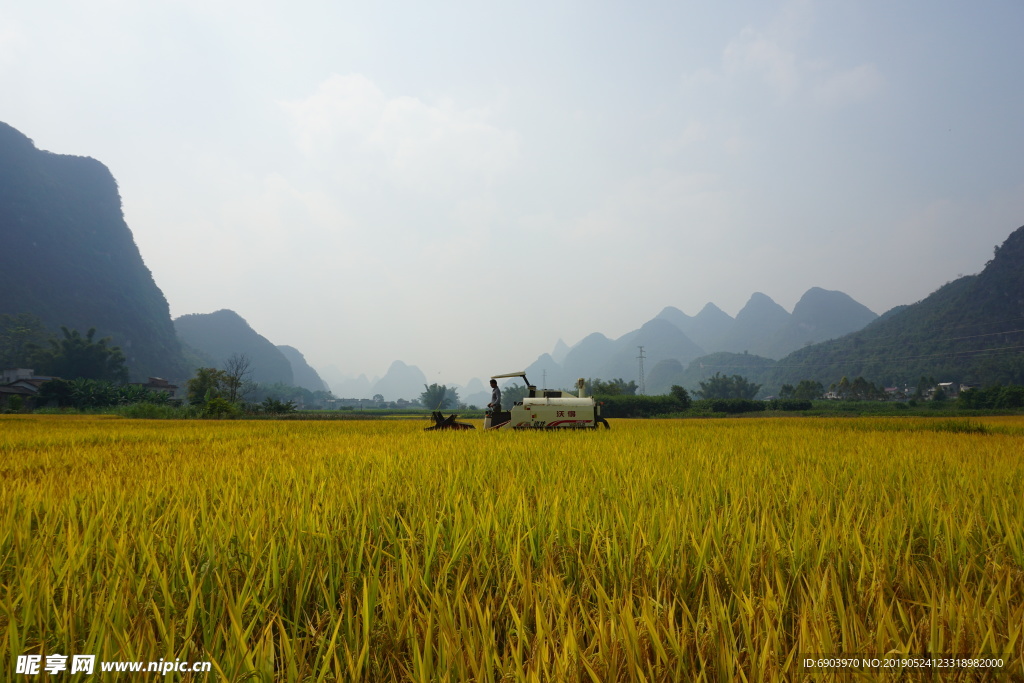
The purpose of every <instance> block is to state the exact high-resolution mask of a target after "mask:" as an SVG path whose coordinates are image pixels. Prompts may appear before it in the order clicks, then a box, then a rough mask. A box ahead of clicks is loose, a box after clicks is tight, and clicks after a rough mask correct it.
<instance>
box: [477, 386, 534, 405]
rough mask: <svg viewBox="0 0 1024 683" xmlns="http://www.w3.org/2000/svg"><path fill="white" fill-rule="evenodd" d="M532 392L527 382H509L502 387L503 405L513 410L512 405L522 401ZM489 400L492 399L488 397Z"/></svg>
mask: <svg viewBox="0 0 1024 683" xmlns="http://www.w3.org/2000/svg"><path fill="white" fill-rule="evenodd" d="M529 393H530V390H529V389H527V388H526V385H525V384H509V385H506V386H504V387H502V388H501V407H502V408H503V409H504V410H512V406H514V405H515V404H516V403H519V402H520V401H522V400H523V399H524V398H526V396H527V395H528V394H529ZM487 400H488V401H489V400H490V399H487Z"/></svg>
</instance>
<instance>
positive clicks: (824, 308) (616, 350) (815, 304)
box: [527, 287, 878, 394]
mask: <svg viewBox="0 0 1024 683" xmlns="http://www.w3.org/2000/svg"><path fill="white" fill-rule="evenodd" d="M876 318H878V316H877V315H876V314H875V313H873V312H872V311H870V310H868V308H867V307H865V306H864V305H862V304H859V303H857V302H856V301H854V300H853V299H852V298H850V297H849V296H848V295H846V294H844V293H842V292H835V291H829V290H825V289H821V288H819V287H814V288H811V289H809V290H808V291H807V292H806V293H805V294H804V295H803V297H801V298H800V301H798V302H797V304H796V306H795V307H794V309H793V312H792V313H790V312H788V311H786V309H784V308H783V307H782V306H780V305H779V304H777V303H775V301H773V300H772V299H771V297H769V296H767V295H765V294H763V293H761V292H755V293H754V294H753V295H752V296H751V297H750V300H749V301H747V304H746V305H745V306H744V307H743V309H742V310H740V312H739V313H738V314H737V315H736V317H735V318H733V317H731V316H730V315H728V314H727V313H725V312H724V311H722V310H721V309H720V308H718V307H717V306H716V305H715V304H713V303H708V304H707V305H706V306H704V308H703V309H701V311H700V312H699V313H698V314H697V315H695V316H689V315H686V314H685V313H683V312H682V311H680V310H679V309H678V308H674V307H672V306H669V307H667V308H665V309H663V310H662V311H661V312H660V313H659V314H658V315H657V316H655V317H654V318H653V319H651V320H649V321H648V322H646V323H644V324H643V325H642V326H641V327H640V328H639V329H636V330H633V331H632V332H629V333H627V334H625V335H623V336H621V337H619V338H618V339H614V340H612V339H608V338H607V337H605V336H604V335H602V334H600V333H594V334H591V335H588V336H587V337H584V338H583V340H581V341H580V342H579V343H578V344H576V345H575V346H573V347H571V348H568V349H564V348H562V347H563V346H564V342H562V341H561V340H559V342H558V344H557V345H556V349H555V350H554V351H553V352H552V353H549V354H544V355H542V356H541V357H540V358H538V359H537V360H536V361H534V362H533V363H532V364H531V365H530V366H529V367H528V368H527V376H529V377H531V381H538V380H540V378H541V377H545V378H546V382H547V384H548V386H549V387H552V388H553V387H566V386H570V385H572V384H573V383H575V381H576V378H578V377H600V378H602V379H614V378H622V379H624V380H626V381H630V380H639V377H638V372H639V362H638V356H639V353H640V350H639V347H640V346H643V347H644V356H645V359H644V368H645V384H646V390H647V392H648V393H651V394H654V393H664V392H667V391H668V390H669V388H670V387H671V386H672V384H676V383H678V381H675V380H677V379H679V378H680V377H682V375H683V369H684V368H685V366H686V365H687V364H689V363H690V362H691V361H693V360H695V359H697V358H700V357H702V356H706V355H708V354H710V353H719V352H740V351H742V352H743V353H744V354H746V355H751V356H764V357H769V358H781V357H782V356H784V355H786V354H787V353H790V352H791V351H794V350H795V349H798V348H801V347H802V346H809V345H813V344H815V343H817V342H820V341H823V340H826V339H832V338H835V337H840V336H842V335H844V334H848V333H850V332H854V331H856V330H859V329H861V328H862V327H864V326H865V325H867V324H868V323H870V322H872V321H873V320H875V319H876ZM698 340H699V341H698ZM556 354H558V355H559V356H561V358H562V360H557V359H556V357H555V356H556ZM534 378H536V379H534Z"/></svg>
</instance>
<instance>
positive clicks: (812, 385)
mask: <svg viewBox="0 0 1024 683" xmlns="http://www.w3.org/2000/svg"><path fill="white" fill-rule="evenodd" d="M824 393H825V387H823V386H822V384H821V382H815V381H814V380H811V379H802V380H800V383H799V384H797V385H796V389H794V390H793V395H792V396H790V397H789V398H793V399H796V400H798V401H812V400H814V399H816V398H821V396H822V394H824ZM779 398H786V397H785V396H783V395H782V394H781V392H780V393H779Z"/></svg>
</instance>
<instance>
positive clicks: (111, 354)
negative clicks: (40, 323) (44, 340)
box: [37, 326, 128, 382]
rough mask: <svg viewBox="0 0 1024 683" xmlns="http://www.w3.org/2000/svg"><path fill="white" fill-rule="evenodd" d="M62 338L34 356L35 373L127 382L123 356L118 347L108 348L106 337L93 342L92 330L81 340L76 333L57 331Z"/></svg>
mask: <svg viewBox="0 0 1024 683" xmlns="http://www.w3.org/2000/svg"><path fill="white" fill-rule="evenodd" d="M60 330H61V332H62V333H63V334H64V338H63V339H60V340H57V339H51V340H50V348H49V349H43V350H40V351H39V353H38V355H37V364H38V365H39V370H40V371H41V372H43V373H45V374H47V375H55V376H57V377H63V378H65V379H78V378H82V379H95V380H107V381H111V382H126V381H128V368H127V367H125V364H124V363H125V357H124V354H123V353H122V352H121V348H120V347H118V346H110V345H109V344H110V341H111V339H110V337H104V338H103V339H100V340H99V341H95V340H94V337H95V336H96V328H95V327H92V328H89V331H88V332H86V333H85V336H84V337H83V336H82V335H81V333H79V332H78V330H69V329H68V328H66V327H63V326H62V327H61V328H60Z"/></svg>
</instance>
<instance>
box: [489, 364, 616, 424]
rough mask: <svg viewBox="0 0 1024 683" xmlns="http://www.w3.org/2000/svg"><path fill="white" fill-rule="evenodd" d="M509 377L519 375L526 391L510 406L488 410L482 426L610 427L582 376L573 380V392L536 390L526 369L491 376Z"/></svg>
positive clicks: (495, 377)
mask: <svg viewBox="0 0 1024 683" xmlns="http://www.w3.org/2000/svg"><path fill="white" fill-rule="evenodd" d="M508 377H522V378H523V382H524V383H525V384H526V389H527V395H526V396H524V397H523V400H522V401H520V402H518V403H516V404H515V405H514V406H512V410H509V411H507V412H506V411H502V412H489V413H487V414H486V415H485V416H484V429H596V428H597V425H598V424H603V425H604V428H605V429H608V428H609V426H608V421H607V420H605V419H604V418H603V417H601V406H600V405H598V404H597V403H596V402H595V401H594V398H593V397H592V396H587V395H586V390H585V389H586V383H585V382H584V381H583V380H582V379H578V380H576V388H577V392H578V393H577V394H576V395H573V394H571V393H569V392H567V391H552V390H548V389H543V390H541V391H537V387H535V386H533V385H532V384H530V381H529V380H528V379H526V373H525V372H510V373H508V374H507V375H494V376H493V377H492V378H491V379H505V378H508Z"/></svg>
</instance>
